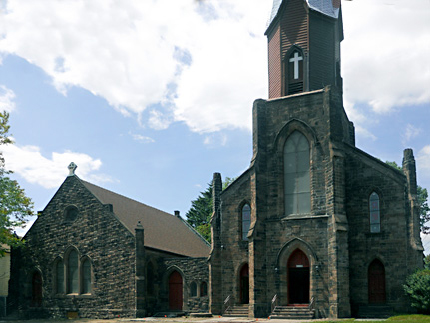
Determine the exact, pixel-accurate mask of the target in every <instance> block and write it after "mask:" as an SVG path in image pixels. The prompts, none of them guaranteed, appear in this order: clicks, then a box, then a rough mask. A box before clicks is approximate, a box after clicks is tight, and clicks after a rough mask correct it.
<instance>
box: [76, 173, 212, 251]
mask: <svg viewBox="0 0 430 323" xmlns="http://www.w3.org/2000/svg"><path fill="white" fill-rule="evenodd" d="M81 182H82V184H83V185H84V186H85V187H86V188H87V189H88V190H89V191H90V192H91V193H92V194H93V195H94V196H95V197H96V198H97V199H98V200H99V201H100V202H101V203H102V204H112V206H113V212H114V214H115V215H116V216H117V217H118V219H119V220H120V221H121V222H122V223H123V224H124V225H125V226H126V227H127V229H128V230H130V232H131V233H132V234H133V235H134V234H135V228H136V225H137V223H138V221H140V222H141V223H142V225H143V228H144V229H145V246H146V247H150V248H154V249H158V250H162V251H166V252H169V253H174V254H178V255H184V256H188V257H207V256H209V251H210V248H209V244H208V243H207V242H206V241H205V240H204V239H203V238H202V237H201V236H200V235H199V234H198V233H197V232H196V231H194V229H192V228H191V227H190V226H189V225H188V224H187V223H186V222H185V221H184V220H182V219H181V218H179V217H177V216H174V215H172V214H169V213H166V212H163V211H160V210H158V209H156V208H153V207H151V206H148V205H146V204H143V203H140V202H137V201H135V200H132V199H129V198H127V197H125V196H122V195H119V194H117V193H114V192H111V191H108V190H106V189H104V188H102V187H99V186H96V185H94V184H91V183H88V182H85V181H83V180H81Z"/></svg>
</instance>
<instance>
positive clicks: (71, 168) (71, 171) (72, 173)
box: [67, 162, 78, 176]
mask: <svg viewBox="0 0 430 323" xmlns="http://www.w3.org/2000/svg"><path fill="white" fill-rule="evenodd" d="M67 168H68V169H69V176H75V170H76V168H78V166H77V165H76V164H75V163H74V162H71V163H70V164H69V166H68V167H67Z"/></svg>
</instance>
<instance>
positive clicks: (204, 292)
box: [200, 282, 208, 297]
mask: <svg viewBox="0 0 430 323" xmlns="http://www.w3.org/2000/svg"><path fill="white" fill-rule="evenodd" d="M200 296H201V297H203V296H208V284H207V283H206V282H202V284H201V285H200Z"/></svg>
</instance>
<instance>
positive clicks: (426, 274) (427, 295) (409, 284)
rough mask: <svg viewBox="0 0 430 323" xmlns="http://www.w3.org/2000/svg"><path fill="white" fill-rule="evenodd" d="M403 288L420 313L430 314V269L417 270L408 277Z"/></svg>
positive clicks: (412, 304)
mask: <svg viewBox="0 0 430 323" xmlns="http://www.w3.org/2000/svg"><path fill="white" fill-rule="evenodd" d="M403 288H404V290H405V293H406V295H408V297H409V300H410V301H411V306H412V307H414V308H416V309H417V310H418V313H422V314H430V269H422V270H417V271H416V272H415V273H413V274H412V275H410V276H409V277H408V278H407V279H406V284H405V285H403Z"/></svg>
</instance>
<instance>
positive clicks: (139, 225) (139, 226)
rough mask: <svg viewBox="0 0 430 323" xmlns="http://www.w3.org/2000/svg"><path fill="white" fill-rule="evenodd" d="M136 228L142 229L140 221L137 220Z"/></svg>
mask: <svg viewBox="0 0 430 323" xmlns="http://www.w3.org/2000/svg"><path fill="white" fill-rule="evenodd" d="M136 229H138V230H142V229H143V225H142V222H140V221H137V225H136Z"/></svg>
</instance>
